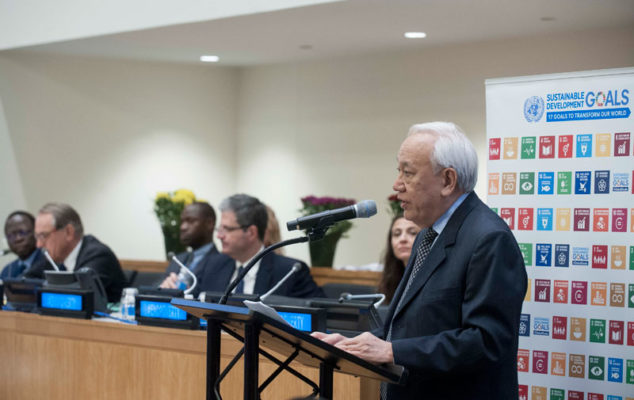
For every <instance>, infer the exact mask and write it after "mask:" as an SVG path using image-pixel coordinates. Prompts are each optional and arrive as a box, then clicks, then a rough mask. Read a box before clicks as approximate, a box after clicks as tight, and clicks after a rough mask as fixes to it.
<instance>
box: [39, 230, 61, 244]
mask: <svg viewBox="0 0 634 400" xmlns="http://www.w3.org/2000/svg"><path fill="white" fill-rule="evenodd" d="M55 231H57V229H53V230H52V231H50V232H40V233H36V234H35V239H36V240H39V241H41V242H43V241H45V240H46V239H48V237H49V236H50V235H51V233H53V232H55Z"/></svg>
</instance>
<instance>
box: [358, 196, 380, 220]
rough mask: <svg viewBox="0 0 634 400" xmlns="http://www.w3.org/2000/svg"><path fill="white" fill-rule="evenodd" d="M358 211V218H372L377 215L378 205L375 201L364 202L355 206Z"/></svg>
mask: <svg viewBox="0 0 634 400" xmlns="http://www.w3.org/2000/svg"><path fill="white" fill-rule="evenodd" d="M354 208H355V210H356V211H357V218H370V217H371V216H373V215H375V214H376V203H375V202H374V200H363V201H360V202H358V203H357V204H355V205H354Z"/></svg>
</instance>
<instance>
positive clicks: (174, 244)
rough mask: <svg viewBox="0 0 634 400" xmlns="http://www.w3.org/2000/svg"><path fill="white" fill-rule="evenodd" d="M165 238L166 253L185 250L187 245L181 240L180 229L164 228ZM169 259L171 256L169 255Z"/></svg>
mask: <svg viewBox="0 0 634 400" xmlns="http://www.w3.org/2000/svg"><path fill="white" fill-rule="evenodd" d="M163 240H164V243H165V255H166V256H167V255H168V254H169V253H170V252H172V253H174V254H178V253H182V252H183V251H185V246H184V245H183V244H182V243H181V241H180V235H179V231H178V229H165V228H164V229H163ZM167 258H168V259H169V257H167Z"/></svg>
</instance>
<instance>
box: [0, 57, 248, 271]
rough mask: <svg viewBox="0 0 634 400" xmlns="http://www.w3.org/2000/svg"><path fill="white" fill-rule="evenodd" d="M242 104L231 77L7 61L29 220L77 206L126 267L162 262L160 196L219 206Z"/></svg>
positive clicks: (0, 64)
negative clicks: (190, 194) (173, 194)
mask: <svg viewBox="0 0 634 400" xmlns="http://www.w3.org/2000/svg"><path fill="white" fill-rule="evenodd" d="M236 94H237V72H236V71H235V70H232V69H225V68H218V67H189V66H180V65H169V64H164V65H161V64H152V63H137V62H120V61H108V62H100V61H97V60H87V59H79V58H63V59H60V58H54V57H50V56H48V57H45V56H34V55H27V54H23V53H15V52H11V53H9V54H8V55H7V54H5V55H3V56H1V57H0V96H1V99H2V101H3V102H4V105H5V113H6V115H7V123H8V127H9V132H10V137H11V139H12V141H13V145H14V150H15V154H16V158H17V165H18V168H19V172H20V176H21V178H22V184H23V187H24V193H25V196H26V199H27V206H28V208H29V209H30V210H31V211H32V212H37V210H38V209H39V207H41V206H42V205H43V204H44V203H45V202H47V201H51V200H55V201H63V202H68V203H70V204H72V205H73V206H75V207H76V208H77V210H78V212H79V213H80V214H81V215H82V218H83V222H84V225H85V228H86V231H87V232H89V233H94V234H96V235H97V236H98V237H99V238H101V239H102V240H103V241H104V242H106V243H108V244H109V245H111V247H112V248H113V249H114V250H115V252H116V253H117V255H119V256H120V257H123V258H154V259H160V258H161V256H162V254H163V244H162V235H161V233H160V228H159V225H158V222H157V220H156V218H155V216H154V214H153V210H152V206H153V199H154V196H155V194H156V192H157V191H165V190H174V189H178V188H180V187H186V188H190V189H192V190H193V191H194V192H195V193H196V194H197V195H198V196H199V197H202V198H205V199H207V200H209V201H211V202H212V203H217V202H218V201H219V200H220V199H221V197H222V196H224V195H225V193H228V192H231V191H232V190H233V186H234V184H233V181H234V179H235V167H236V160H235V143H234V141H233V138H232V134H231V132H233V131H234V130H235V122H236V119H237V117H236V111H237V108H236ZM2 211H3V215H6V213H7V212H8V211H9V209H6V208H5V209H2Z"/></svg>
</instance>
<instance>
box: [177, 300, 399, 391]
mask: <svg viewBox="0 0 634 400" xmlns="http://www.w3.org/2000/svg"><path fill="white" fill-rule="evenodd" d="M172 304H173V305H174V306H176V307H178V308H181V309H183V310H185V311H187V312H188V313H190V314H192V315H195V316H197V317H199V318H203V319H206V320H207V323H208V328H207V399H208V400H211V399H217V398H219V395H218V393H219V392H220V389H219V385H220V382H221V381H222V379H223V378H224V377H225V376H226V374H227V373H228V372H229V370H230V369H231V368H232V367H233V365H235V363H236V362H237V361H238V360H239V359H240V358H241V357H244V399H245V400H256V399H259V398H260V393H261V392H262V391H263V390H264V389H266V387H267V386H268V384H269V383H271V382H272V381H273V380H274V379H275V378H276V377H277V376H278V375H279V373H281V372H282V371H284V370H286V371H288V372H290V373H291V374H293V375H294V376H296V377H297V378H298V379H301V380H302V381H304V382H306V383H307V384H308V385H310V386H311V387H312V388H313V393H312V395H319V396H320V397H321V398H323V399H332V396H333V383H332V382H333V373H334V372H335V371H337V372H340V373H344V374H349V375H354V376H361V377H366V378H371V379H376V380H380V381H386V382H391V383H401V382H402V380H403V379H404V378H405V375H406V374H405V373H404V369H403V367H400V366H396V365H390V366H378V365H374V364H371V363H369V362H367V361H364V360H362V359H360V358H358V357H356V356H353V355H351V354H349V353H347V352H345V351H342V350H340V349H338V348H336V347H334V346H331V345H329V344H327V343H325V342H323V341H321V340H319V339H316V338H313V337H312V336H310V335H309V334H307V333H305V332H301V331H298V330H297V329H295V328H293V327H291V326H288V325H286V324H284V323H281V322H279V321H276V320H274V319H272V318H270V317H267V316H266V315H263V314H260V313H258V312H252V311H250V310H249V309H248V308H246V307H235V306H228V305H224V304H213V303H201V302H198V301H192V300H184V299H180V298H176V299H173V300H172ZM221 330H224V331H225V332H227V333H228V334H230V335H231V336H234V337H235V338H237V339H239V340H240V341H242V342H243V343H244V347H243V348H242V350H240V351H239V352H238V354H236V356H235V357H234V359H233V360H232V361H231V362H230V363H229V365H228V366H227V368H225V370H224V371H222V372H221V371H220V354H221V351H220V350H221V349H220V331H221ZM267 350H272V351H274V352H277V353H278V354H281V355H283V356H284V357H287V358H286V360H278V359H276V358H275V357H274V356H272V355H271V354H270V353H269V352H268V351H267ZM260 354H261V355H263V356H264V357H266V358H267V359H269V360H271V361H272V362H274V363H275V364H277V365H278V368H277V369H276V370H275V371H274V372H273V373H272V374H271V375H270V376H269V377H268V378H267V379H266V380H265V381H264V382H263V383H262V384H261V385H260V386H259V387H258V378H259V376H258V373H259V365H258V360H259V355H260ZM293 361H297V362H299V363H300V364H303V365H305V366H309V367H316V368H319V384H316V383H314V382H312V381H311V380H310V379H308V378H307V377H305V376H304V375H302V374H301V373H300V372H298V371H296V370H295V369H293V368H292V367H291V366H290V364H291V362H293Z"/></svg>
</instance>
